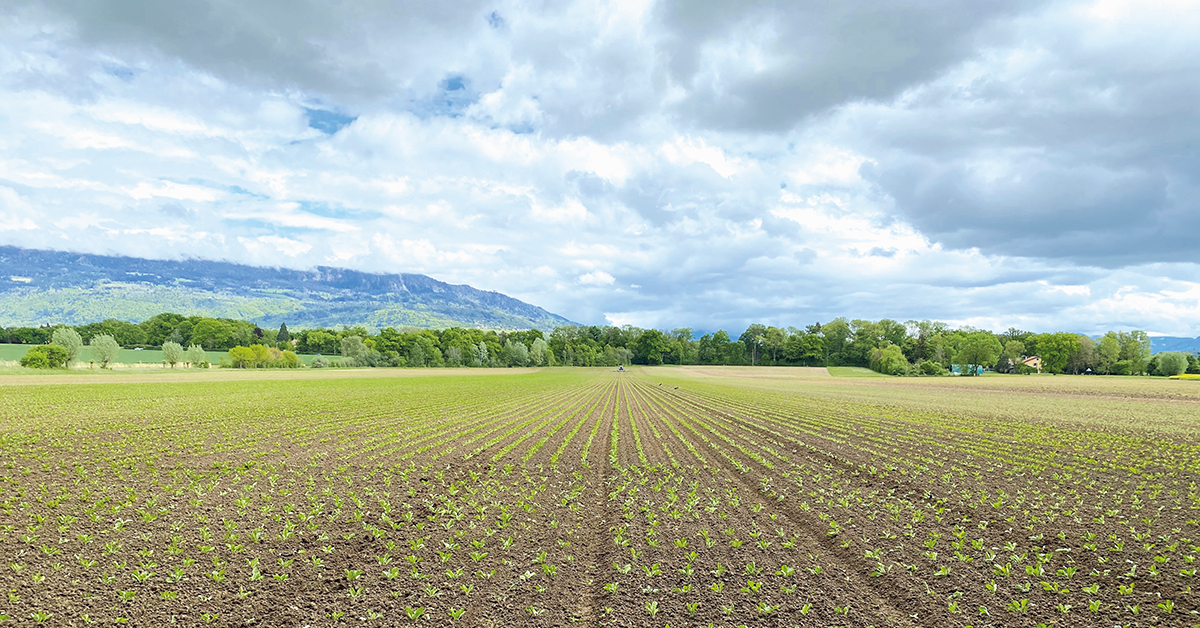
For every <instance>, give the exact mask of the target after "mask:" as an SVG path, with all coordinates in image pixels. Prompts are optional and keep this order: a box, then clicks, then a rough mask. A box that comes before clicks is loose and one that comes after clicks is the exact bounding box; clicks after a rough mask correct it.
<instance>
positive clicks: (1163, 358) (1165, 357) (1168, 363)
mask: <svg viewBox="0 0 1200 628" xmlns="http://www.w3.org/2000/svg"><path fill="white" fill-rule="evenodd" d="M1157 357H1158V374H1159V375H1166V376H1167V377H1171V376H1172V375H1180V374H1182V373H1183V372H1184V371H1186V370H1187V367H1188V359H1187V354H1185V353H1183V352H1180V351H1172V352H1170V353H1160V354H1158V356H1157Z"/></svg>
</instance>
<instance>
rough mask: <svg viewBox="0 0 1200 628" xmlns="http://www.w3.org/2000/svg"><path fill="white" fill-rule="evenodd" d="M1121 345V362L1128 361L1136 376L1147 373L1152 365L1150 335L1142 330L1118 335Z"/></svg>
mask: <svg viewBox="0 0 1200 628" xmlns="http://www.w3.org/2000/svg"><path fill="white" fill-rule="evenodd" d="M1117 341H1118V342H1119V343H1120V345H1121V360H1128V361H1129V363H1130V365H1131V368H1132V369H1133V374H1134V375H1140V374H1142V373H1144V372H1146V365H1147V364H1149V363H1150V335H1149V334H1147V333H1146V332H1144V331H1141V330H1136V329H1135V330H1133V331H1131V332H1129V333H1125V332H1121V333H1119V334H1117Z"/></svg>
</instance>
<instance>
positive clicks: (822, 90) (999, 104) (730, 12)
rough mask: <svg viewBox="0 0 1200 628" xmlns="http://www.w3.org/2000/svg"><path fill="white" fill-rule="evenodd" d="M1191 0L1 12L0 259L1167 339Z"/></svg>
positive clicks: (1188, 318)
mask: <svg viewBox="0 0 1200 628" xmlns="http://www.w3.org/2000/svg"><path fill="white" fill-rule="evenodd" d="M1197 32H1200V4H1198V3H1196V2H1174V1H1171V0H1164V1H1161V2H1154V3H1144V2H1124V1H1109V0H1102V1H1099V2H1035V1H1025V0H1004V1H992V0H977V1H975V2H946V1H941V0H931V1H920V0H914V1H911V2H904V3H879V2H874V1H869V2H856V1H845V0H843V1H836V2H834V1H821V0H816V1H812V2H803V3H799V2H793V1H779V2H723V1H722V2H718V1H699V0H698V1H693V2H671V1H666V2H648V1H633V0H614V1H611V2H605V1H599V0H583V1H555V2H545V1H537V0H529V1H515V2H510V1H506V0H498V1H478V0H462V1H458V2H444V1H442V2H424V1H411V2H386V1H382V0H359V1H356V2H343V1H337V0H334V1H327V2H314V1H311V0H286V1H284V0H261V1H258V2H252V3H246V2H240V1H234V0H179V1H174V2H152V1H150V0H43V1H32V2H31V1H26V0H9V1H8V2H5V3H4V4H3V7H2V8H0V244H9V245H17V246H23V247H26V248H46V249H56V250H69V251H80V252H87V253H97V254H119V255H132V256H137V257H149V258H159V259H180V258H204V259H216V260H228V261H234V262H241V263H249V264H255V265H266V266H282V267H290V268H311V267H314V266H317V265H326V266H339V267H346V268H353V269H358V270H365V271H371V272H414V273H424V274H427V275H430V276H432V277H434V278H437V279H440V280H443V281H449V282H451V283H466V284H470V285H472V286H475V287H477V288H481V289H487V290H496V291H499V292H503V293H505V294H508V295H511V296H514V297H517V298H519V299H522V300H525V301H528V302H530V303H533V304H536V305H539V306H542V307H544V308H546V309H548V310H550V311H552V312H555V313H558V314H561V315H563V316H566V317H568V318H570V319H571V320H574V321H577V322H580V323H585V324H618V325H623V324H633V325H637V326H641V327H657V328H673V327H682V326H689V327H694V328H697V329H708V330H713V329H717V328H726V329H732V330H735V331H736V330H740V329H744V327H745V325H747V324H748V323H750V322H762V323H766V324H771V325H780V326H785V325H794V326H797V327H803V326H805V325H807V324H810V323H813V322H816V321H828V320H830V319H832V318H834V317H838V316H846V317H849V318H865V319H872V320H874V319H879V318H892V319H896V320H900V321H905V320H909V319H936V320H942V321H946V322H949V323H952V324H955V325H971V326H975V327H981V328H987V329H995V330H1003V329H1005V328H1008V327H1018V328H1021V329H1028V330H1033V331H1056V330H1069V331H1075V332H1080V333H1098V332H1103V331H1105V330H1109V329H1144V330H1147V331H1150V332H1152V333H1155V334H1166V335H1184V336H1197V335H1200V256H1198V255H1197V250H1198V248H1197V246H1196V244H1197V242H1196V240H1197V237H1198V236H1200V206H1198V205H1200V202H1198V201H1197V199H1200V142H1198V139H1200V106H1197V103H1200V69H1198V67H1200V65H1198V64H1197V63H1196V59H1200V38H1197V37H1196V36H1195V34H1196V33H1197Z"/></svg>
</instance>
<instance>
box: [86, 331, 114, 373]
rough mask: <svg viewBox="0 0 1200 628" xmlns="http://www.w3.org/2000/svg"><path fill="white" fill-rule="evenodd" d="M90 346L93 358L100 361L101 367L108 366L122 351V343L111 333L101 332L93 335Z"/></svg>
mask: <svg viewBox="0 0 1200 628" xmlns="http://www.w3.org/2000/svg"><path fill="white" fill-rule="evenodd" d="M90 346H91V349H92V356H93V359H94V360H95V361H96V362H99V363H100V368H102V369H106V368H108V366H109V365H110V364H112V362H113V360H116V359H117V355H118V354H119V353H120V352H121V345H119V344H117V339H116V338H113V337H112V336H110V335H109V334H100V335H99V336H95V337H93V338H92V342H91V343H90Z"/></svg>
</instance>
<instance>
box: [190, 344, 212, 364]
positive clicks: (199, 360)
mask: <svg viewBox="0 0 1200 628" xmlns="http://www.w3.org/2000/svg"><path fill="white" fill-rule="evenodd" d="M187 362H188V364H191V365H192V366H193V367H196V366H200V365H205V366H207V365H208V354H206V353H204V347H201V346H200V345H192V346H190V347H188V349H187Z"/></svg>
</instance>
